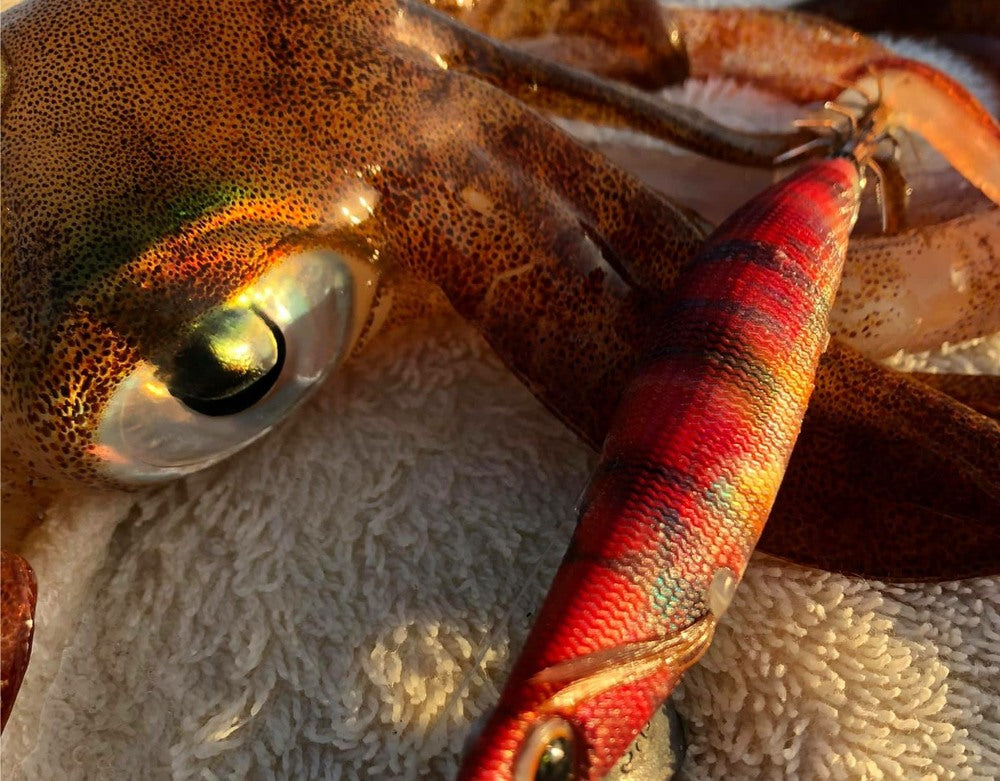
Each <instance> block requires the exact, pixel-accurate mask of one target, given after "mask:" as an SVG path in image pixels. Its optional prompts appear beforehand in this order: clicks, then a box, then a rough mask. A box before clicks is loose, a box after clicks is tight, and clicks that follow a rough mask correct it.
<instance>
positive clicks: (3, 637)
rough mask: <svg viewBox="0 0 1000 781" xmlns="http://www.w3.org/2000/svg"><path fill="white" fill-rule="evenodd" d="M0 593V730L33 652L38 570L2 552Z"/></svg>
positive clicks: (6, 552)
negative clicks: (0, 625)
mask: <svg viewBox="0 0 1000 781" xmlns="http://www.w3.org/2000/svg"><path fill="white" fill-rule="evenodd" d="M0 592H2V606H3V607H2V613H3V622H2V624H3V625H2V632H0V710H2V713H0V730H2V729H3V728H4V727H6V726H7V719H8V718H9V717H10V712H11V708H13V707H14V699H15V698H16V697H17V690H18V689H19V688H21V681H22V680H23V678H24V672H25V670H26V669H27V667H28V657H29V656H30V655H31V639H32V636H33V635H34V633H35V600H36V599H37V597H38V584H37V583H36V582H35V573H34V572H32V570H31V567H30V566H29V565H28V562H26V561H25V560H24V559H22V558H21V557H20V556H17V555H16V554H13V553H9V552H8V551H0Z"/></svg>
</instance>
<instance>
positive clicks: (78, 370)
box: [0, 0, 1000, 577]
mask: <svg viewBox="0 0 1000 781" xmlns="http://www.w3.org/2000/svg"><path fill="white" fill-rule="evenodd" d="M3 25H4V36H3V58H4V69H5V80H4V95H3V125H4V133H3V135H2V139H0V143H2V160H0V163H2V166H3V182H4V186H3V191H2V197H3V270H2V283H3V289H4V307H3V312H2V317H3V337H2V353H3V354H2V358H3V360H2V364H3V366H2V371H3V384H4V396H3V426H4V437H3V443H4V449H5V452H4V456H5V457H4V459H3V463H4V468H5V469H10V468H12V467H15V466H16V467H20V468H23V469H24V471H25V472H26V473H27V474H28V475H29V476H30V478H31V479H32V480H39V479H49V480H52V481H54V482H58V483H63V484H70V485H72V484H73V483H74V482H75V481H81V480H82V481H85V482H90V483H94V482H98V483H99V482H101V481H103V480H105V479H106V478H105V476H104V475H103V473H102V471H101V466H100V462H99V460H98V459H97V457H96V456H97V453H95V444H94V442H93V440H92V435H93V431H94V427H95V421H96V418H97V416H98V415H99V414H100V412H101V409H102V407H103V405H104V404H105V402H106V400H107V398H108V396H109V394H110V393H111V391H112V390H113V388H114V386H115V385H116V383H117V382H118V381H119V380H120V379H121V378H122V377H123V376H124V375H125V374H126V373H128V372H129V371H130V369H131V368H132V367H133V366H134V364H135V362H136V361H137V360H138V359H140V358H144V359H151V360H155V359H157V358H158V357H160V356H162V354H163V353H165V352H169V351H170V349H171V348H172V346H173V345H174V344H175V343H176V339H177V338H178V335H179V334H182V333H184V332H185V330H186V329H187V328H188V327H189V326H190V323H191V322H192V321H194V320H195V319H196V318H197V317H198V316H199V315H200V314H201V313H203V312H204V311H206V310H207V309H210V308H211V307H213V306H215V305H217V304H218V303H219V302H220V301H222V300H224V299H225V298H227V297H228V296H229V295H231V294H232V293H233V292H234V291H236V290H240V289H242V288H243V287H244V286H246V285H249V284H250V283H252V281H253V280H254V279H256V278H259V277H260V275H261V274H263V273H264V272H265V271H266V270H267V269H268V268H270V267H272V266H273V265H274V264H275V263H276V262H277V261H278V260H279V259H280V258H281V257H282V256H283V255H284V254H286V253H291V252H294V251H295V250H296V249H297V248H298V247H300V246H302V245H303V244H314V243H325V244H329V245H331V246H334V247H336V248H338V249H340V250H341V251H343V252H344V253H346V254H349V255H351V256H352V257H354V258H356V259H357V260H358V261H359V262H361V263H370V264H372V266H373V267H374V268H376V269H377V272H378V275H379V280H380V293H381V298H382V300H383V301H388V300H390V299H391V301H392V305H391V312H392V318H393V319H394V320H395V321H396V322H397V323H398V322H403V321H404V320H405V319H406V318H407V317H413V316H419V315H421V314H423V313H425V312H426V311H427V309H429V308H431V307H433V306H441V305H443V304H444V303H445V302H447V305H449V306H452V307H454V308H455V309H456V310H457V311H459V312H460V313H461V314H462V315H463V316H464V317H466V318H467V319H468V320H470V321H471V322H473V323H474V324H475V325H476V326H477V327H478V328H479V329H480V330H481V331H482V332H483V333H484V335H485V336H486V337H487V339H488V340H489V341H490V343H491V344H492V345H493V346H494V347H495V348H496V349H497V351H498V353H499V354H500V356H501V358H502V359H503V360H504V361H505V362H506V363H507V364H508V365H509V366H510V367H511V368H512V370H513V371H515V372H516V373H517V374H518V375H519V376H520V377H521V378H522V379H524V381H525V382H526V383H527V384H528V386H529V387H530V388H531V389H532V391H533V392H534V393H535V394H536V395H538V396H539V398H540V399H542V401H543V402H544V403H545V404H546V405H547V406H548V407H549V408H550V409H552V410H553V412H554V413H555V414H557V415H558V416H559V417H560V418H561V419H562V420H564V421H565V422H567V424H568V425H570V426H571V427H572V428H573V429H574V430H575V431H577V432H579V433H580V434H581V435H582V436H583V437H584V438H585V439H586V440H587V441H588V442H590V443H591V444H593V445H595V446H597V445H599V444H600V442H601V441H602V440H603V436H604V433H605V432H606V430H607V426H608V421H609V419H610V416H611V413H612V411H613V409H614V407H615V403H616V401H617V395H618V393H619V391H620V389H621V388H622V387H623V386H624V383H625V379H626V377H627V376H628V373H629V372H630V371H631V369H632V367H633V365H634V363H635V360H636V357H637V354H638V349H639V345H640V343H641V340H642V338H643V336H644V334H645V329H646V323H647V322H648V321H649V319H650V317H651V315H653V314H654V313H655V312H656V310H657V308H658V306H659V301H660V295H661V292H662V291H664V290H667V289H669V288H670V287H671V286H672V285H673V284H674V281H675V280H676V277H677V273H678V269H679V268H680V266H681V264H682V263H683V262H685V261H686V260H687V259H688V258H690V257H691V255H692V254H693V252H694V251H695V249H696V248H697V247H698V245H699V244H700V242H701V240H702V238H703V235H704V230H703V222H702V221H701V220H700V219H698V218H697V217H696V216H694V215H691V214H689V213H688V212H686V211H684V210H682V209H680V208H678V207H676V206H674V205H672V204H670V203H669V202H667V201H666V200H665V199H664V198H663V197H662V196H660V195H658V194H656V193H655V192H653V191H651V190H649V189H648V188H646V187H644V186H642V185H640V184H639V183H638V182H637V181H636V180H635V179H634V178H632V177H631V176H629V175H627V174H625V173H623V172H621V171H620V170H619V169H617V168H616V167H614V166H613V165H611V164H610V163H608V162H607V161H606V160H604V158H602V157H601V156H599V155H597V154H596V153H594V152H592V151H589V150H586V149H584V148H582V147H580V146H579V145H578V144H576V143H574V142H573V141H571V140H570V139H568V138H567V137H566V136H565V135H564V134H563V133H561V132H559V131H557V130H555V129H554V128H553V127H552V126H551V125H549V124H548V123H547V122H546V121H544V120H543V119H542V118H541V117H540V116H539V115H537V114H536V113H535V112H534V111H532V110H531V109H530V108H528V107H527V106H526V105H524V104H523V103H521V102H519V101H518V100H515V99H514V98H512V97H510V96H508V95H506V94H505V93H504V92H502V91H500V90H499V89H498V88H497V86H496V85H497V84H502V85H503V86H505V87H509V88H511V89H514V90H515V91H517V94H518V96H519V97H523V98H530V96H531V94H532V91H531V90H530V89H529V87H530V86H531V84H530V83H528V81H526V80H525V79H526V70H525V62H524V60H523V58H520V57H519V56H516V55H514V54H512V53H511V52H510V51H509V50H508V49H505V48H504V47H502V46H500V45H496V44H491V43H490V42H489V41H488V40H487V39H485V38H482V37H479V36H475V35H474V34H472V33H469V32H467V31H463V30H462V28H460V27H458V26H456V25H454V23H453V22H451V21H450V20H448V19H447V18H446V17H443V16H441V15H438V14H435V13H434V12H431V11H429V10H428V9H426V8H425V7H424V6H421V5H419V4H416V3H410V2H405V1H404V0H399V1H398V2H397V1H396V0H363V1H359V2H331V1H330V0H308V1H305V2H299V1H297V0H274V1H273V2H263V1H260V2H248V3H243V2H240V3H237V2H235V0H233V1H232V2H213V3H209V2H195V0H177V1H176V2H170V3H152V2H142V1H141V0H122V1H120V2H111V1H110V0H90V1H87V0H62V1H60V2H55V1H54V0H42V1H39V2H30V1H29V2H27V3H25V4H24V5H22V6H20V7H18V8H16V9H14V10H12V11H9V12H6V13H5V14H4V17H3ZM532 67H533V68H534V69H535V70H534V71H531V72H532V73H534V75H535V76H538V77H539V78H541V77H543V76H544V75H545V74H546V73H547V72H548V71H546V69H545V67H544V66H542V65H540V64H539V63H534V64H533V66H532ZM563 75H565V74H563ZM529 81H530V80H529ZM576 83H577V85H578V86H579V80H578V81H577V82H576ZM563 98H567V96H566V95H563ZM564 102H565V101H564ZM661 119H662V118H661ZM703 129H704V128H702V130H703ZM361 198H365V199H366V202H368V203H370V204H371V205H372V209H371V211H370V213H369V212H367V211H363V210H359V209H358V205H359V203H360V200H359V199H361ZM355 221H356V224H355ZM430 301H433V303H429V302H430ZM364 342H365V338H364V337H362V340H361V344H362V345H363V344H364ZM859 367H863V368H864V371H865V372H866V375H865V376H866V377H867V380H866V383H865V384H864V385H859V384H857V383H852V382H850V378H851V376H852V372H856V371H858V370H860V369H859ZM820 380H821V381H820V385H819V390H818V392H817V393H816V394H815V396H814V402H813V412H811V413H810V415H809V416H808V417H807V421H806V424H805V430H804V434H803V437H802V442H801V443H800V450H802V452H803V453H804V454H811V455H810V456H809V458H808V459H807V458H806V456H805V455H804V456H802V457H799V456H795V457H794V458H793V460H792V463H791V465H790V471H789V479H788V480H787V481H786V486H790V488H787V489H786V490H784V491H783V492H782V497H783V496H785V495H786V493H787V495H788V496H789V497H794V498H789V499H788V500H787V501H786V500H784V499H783V498H782V497H779V500H778V505H777V506H776V509H775V514H774V518H773V520H772V527H773V528H774V529H776V530H778V531H776V532H775V534H774V535H773V537H772V538H771V539H770V540H766V541H765V542H766V547H767V549H768V550H770V551H772V552H775V553H778V554H784V555H788V556H789V557H792V558H796V559H801V558H803V557H805V558H807V559H808V560H809V561H811V562H814V563H821V564H822V565H824V566H827V567H828V568H831V569H839V570H846V571H855V572H856V571H859V569H858V567H857V565H856V562H857V561H858V560H859V554H860V553H864V552H866V551H868V550H870V549H871V548H879V543H878V542H873V543H872V544H871V545H866V546H864V551H861V550H854V549H852V544H851V542H850V538H849V536H848V535H845V536H844V539H843V540H842V541H841V544H839V545H836V546H824V547H822V548H821V547H816V546H810V544H809V536H808V535H804V534H803V533H802V529H803V528H808V527H809V526H810V525H812V524H818V525H822V526H823V528H824V529H828V530H830V532H831V533H832V534H836V531H837V529H838V528H840V524H841V523H842V522H843V515H842V514H841V513H840V511H841V510H844V509H845V508H846V509H847V510H849V512H850V513H851V516H852V517H853V518H858V519H860V522H862V523H867V524H868V525H869V528H870V530H871V534H872V535H875V537H874V538H872V537H869V542H872V540H873V539H875V540H879V541H881V542H882V543H884V544H882V545H881V550H882V551H883V555H882V556H880V557H879V562H878V563H879V567H880V569H878V570H875V571H872V572H869V574H875V575H892V574H893V573H894V572H896V571H899V569H900V568H901V567H903V566H904V565H905V567H906V568H907V569H906V571H907V572H908V573H922V574H923V575H924V576H938V577H947V576H958V575H967V574H974V573H976V572H982V571H990V568H991V567H993V566H995V564H996V562H995V561H991V560H990V553H989V552H990V551H996V550H1000V545H998V546H991V545H988V544H986V545H975V546H974V547H973V549H972V550H971V551H966V550H963V549H959V548H951V549H949V550H948V551H944V552H942V551H940V550H937V549H935V548H930V549H928V548H926V546H924V545H923V543H921V544H920V545H910V544H909V543H908V540H909V539H910V538H909V537H907V536H906V535H905V534H903V535H901V534H900V532H901V530H902V531H905V528H906V524H907V523H914V524H916V525H918V526H919V527H920V528H921V529H927V530H941V529H942V528H943V529H952V527H953V524H954V521H953V519H954V513H953V508H955V507H961V508H962V509H961V512H960V514H959V518H960V521H959V522H960V524H962V526H963V529H965V530H968V531H969V532H970V535H971V533H972V532H975V533H976V534H981V533H985V534H987V535H988V534H990V533H992V532H990V530H989V529H986V530H985V532H984V531H983V529H982V527H983V525H984V524H983V523H982V521H983V519H989V518H990V517H991V515H992V512H993V510H994V509H995V506H996V505H995V503H996V501H997V489H996V485H995V483H996V480H995V477H994V478H991V477H990V470H991V469H992V466H991V463H995V461H993V462H991V461H990V459H991V458H993V456H994V455H995V454H996V453H997V452H1000V444H998V443H1000V434H998V431H997V427H996V425H995V424H994V423H992V422H991V421H987V420H985V419H984V418H982V417H981V416H974V415H973V414H972V413H971V412H969V411H968V410H966V409H965V408H964V407H961V406H960V405H955V404H949V403H948V401H947V399H945V398H944V397H938V396H936V395H933V394H930V392H929V391H926V389H924V388H923V387H922V386H918V385H917V384H915V383H911V382H908V381H904V380H899V379H897V378H896V377H895V376H893V375H891V374H890V373H889V372H887V371H885V370H882V369H878V368H877V367H874V366H872V365H870V364H867V363H866V362H864V361H861V360H860V359H858V358H857V357H856V356H854V355H853V353H851V352H850V351H848V350H846V349H834V350H831V351H830V355H829V356H828V357H827V358H826V359H825V360H824V364H823V366H822V367H821V371H820ZM866 386H867V387H873V386H879V387H882V386H885V387H890V386H891V387H892V388H893V389H894V390H893V393H892V394H871V393H868V392H867V387H866ZM931 396H933V397H934V398H937V399H939V401H938V402H936V406H931V407H928V406H927V404H926V402H927V400H928V398H930V397H931ZM926 409H932V410H933V412H932V413H930V414H928V413H926ZM890 411H891V412H892V413H893V414H892V415H888V414H887V412H890ZM896 413H899V414H896ZM917 413H919V414H917ZM911 420H912V421H919V424H917V423H911V422H910V421H911ZM889 421H891V422H889ZM955 432H962V433H970V432H972V435H970V436H962V434H961V433H960V434H959V435H957V436H956V434H955ZM944 443H947V446H945V444H944ZM803 445H804V446H805V447H802V446H803ZM824 453H837V454H838V455H837V456H836V457H835V458H833V459H832V460H831V461H830V462H829V463H823V461H822V454H824ZM817 454H818V456H819V458H818V459H817ZM841 454H842V455H841ZM799 463H801V464H802V466H799ZM806 464H808V466H806ZM873 464H875V465H877V466H878V469H877V470H876V469H873V468H871V465H873ZM875 474H877V475H878V478H877V479H875V477H874V476H873V475H875ZM913 475H919V476H920V479H919V480H916V481H915V482H917V483H918V484H917V485H916V488H917V490H918V495H917V498H916V499H915V500H914V501H908V500H907V499H903V498H901V497H903V495H904V492H902V491H895V490H894V488H893V486H895V485H897V484H904V485H907V486H909V485H910V484H911V483H913V482H914V479H913V478H912V476H913ZM984 475H985V478H984ZM919 492H922V493H919ZM906 496H907V497H909V498H912V497H913V495H912V494H906ZM835 505H836V506H837V507H838V512H833V511H832V510H831V511H829V512H827V511H826V509H825V508H828V507H833V506H835ZM887 510H888V511H891V513H890V514H892V517H894V518H895V519H896V520H895V521H894V522H893V523H892V524H888V525H885V526H883V524H882V520H883V518H885V517H887ZM907 519H908V520H907ZM789 532H790V533H789ZM883 532H884V534H883ZM928 533H929V534H931V536H932V537H933V536H934V535H935V534H937V533H938V531H934V532H928ZM980 539H983V538H982V537H980ZM987 539H990V538H987ZM994 558H995V557H994ZM984 559H986V561H984ZM865 560H866V561H868V560H869V559H868V558H866V559H865ZM862 571H865V570H862Z"/></svg>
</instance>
